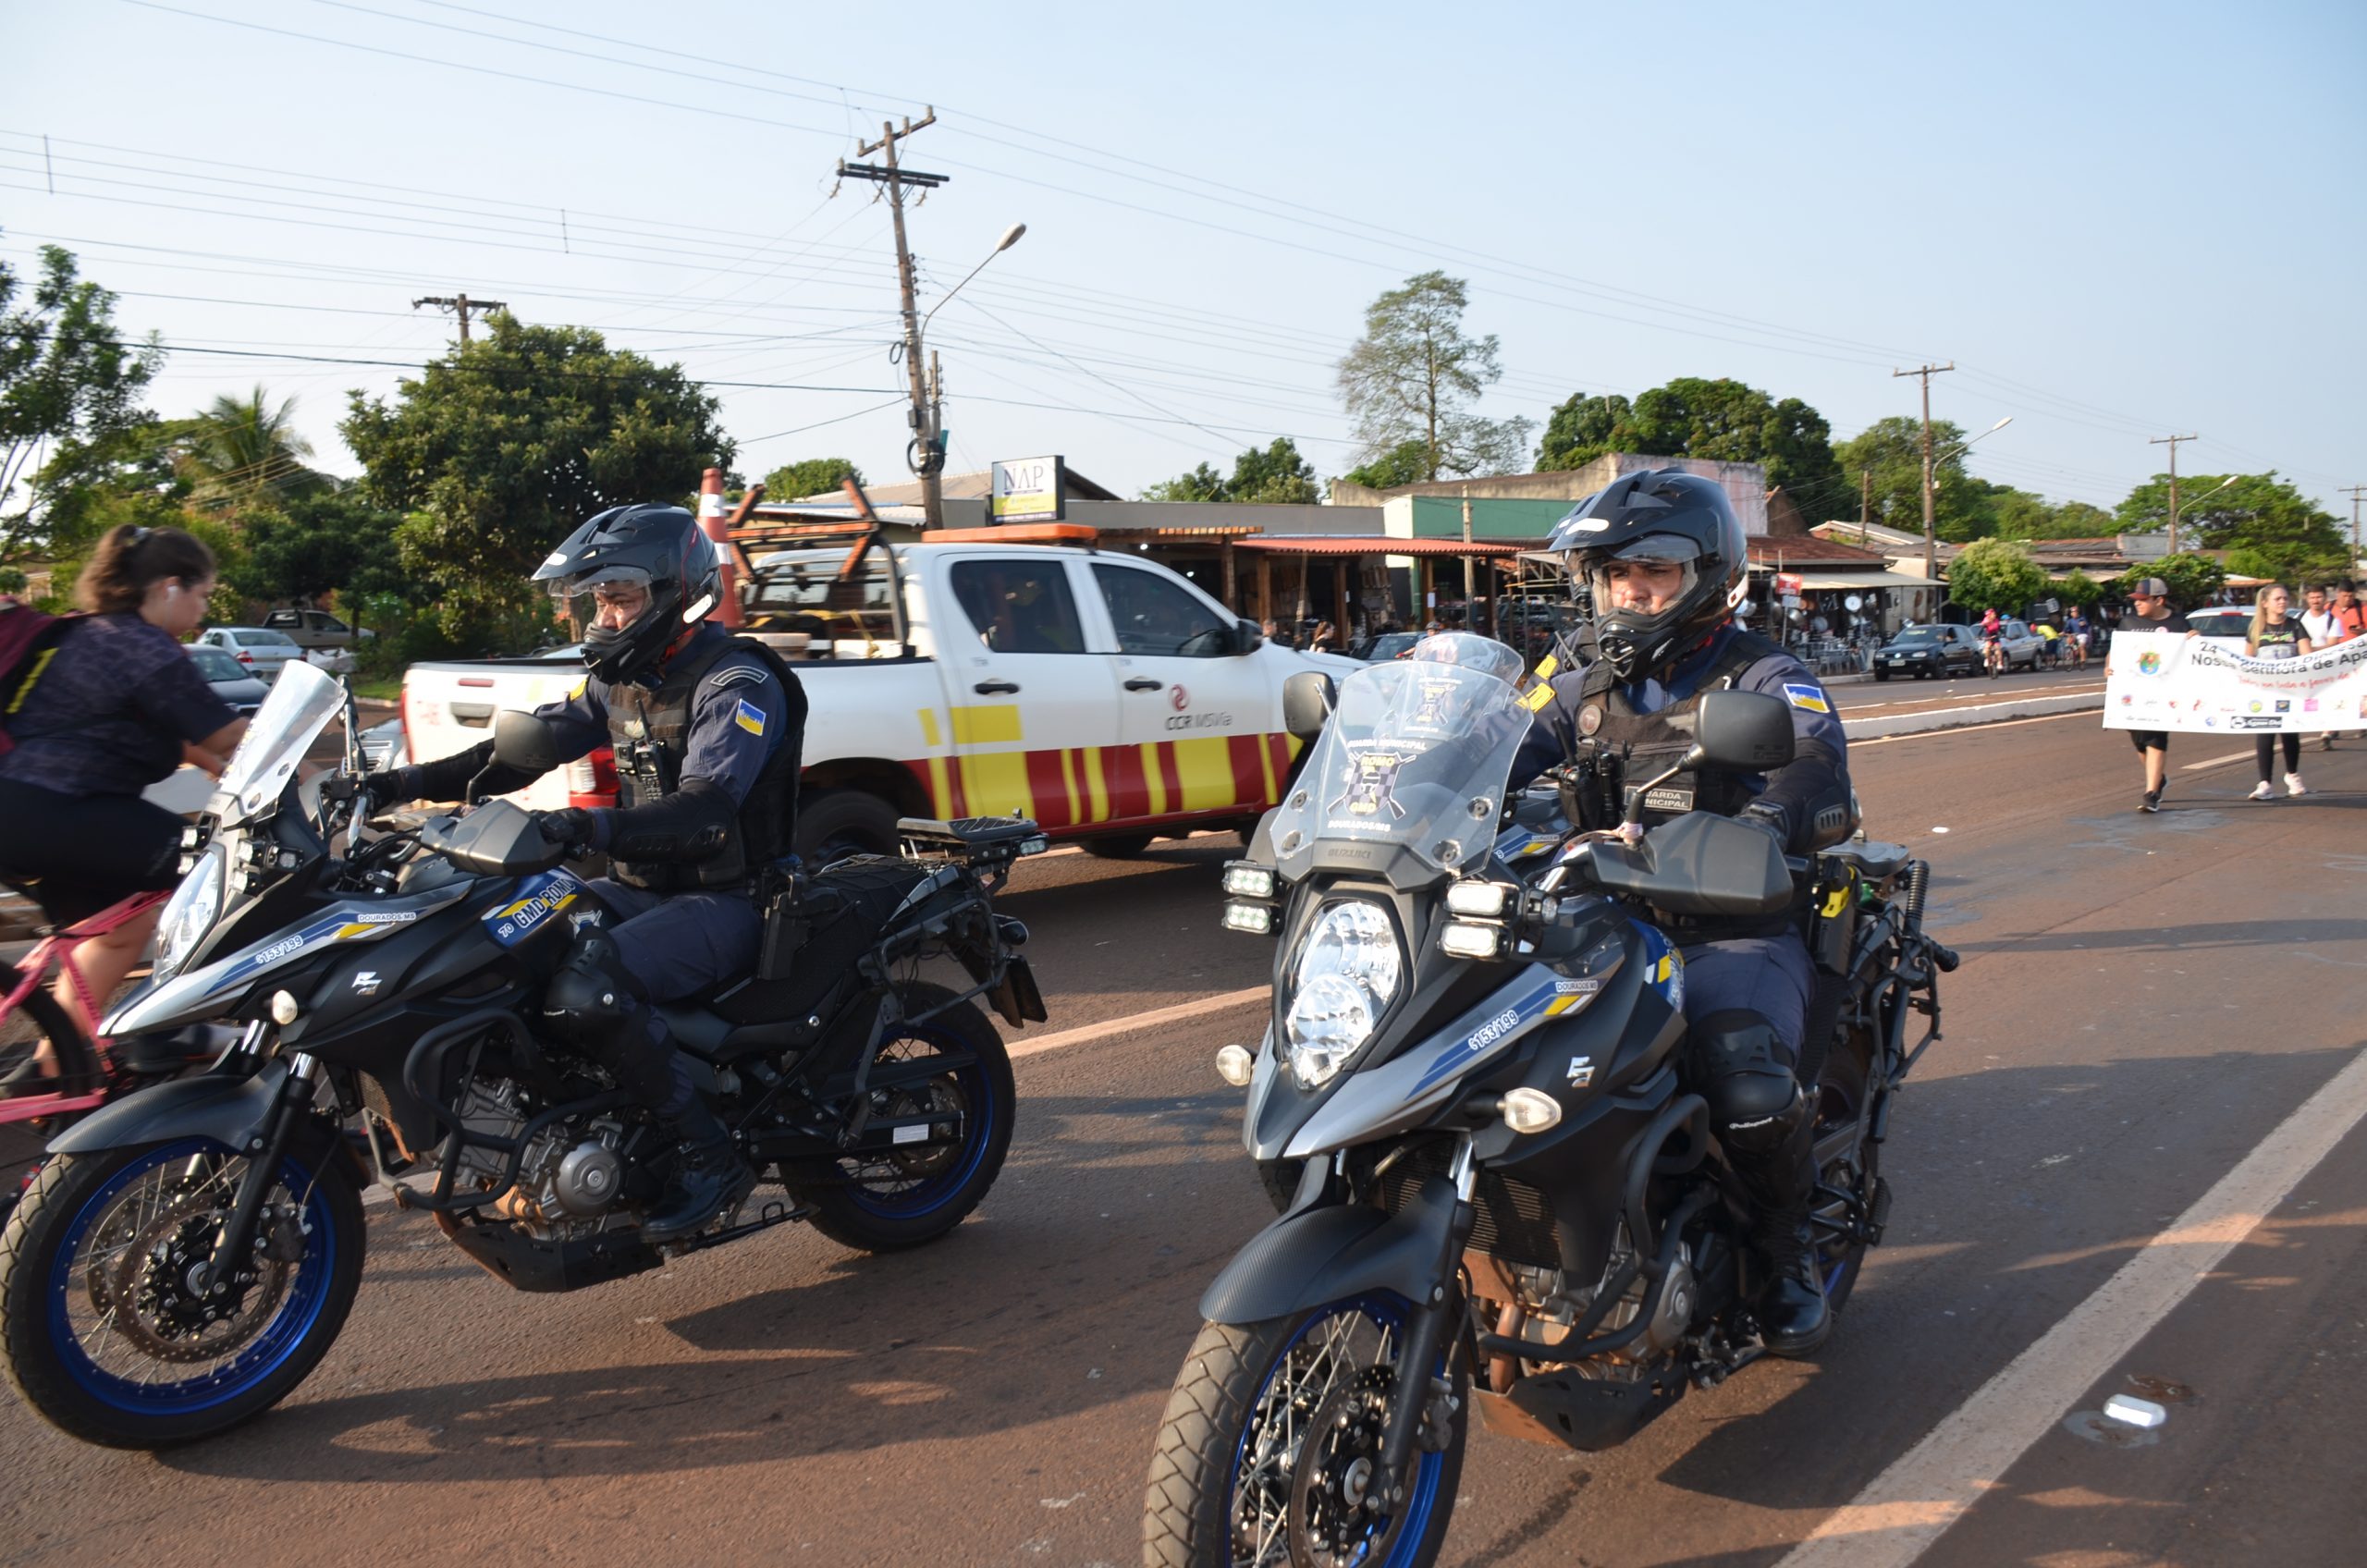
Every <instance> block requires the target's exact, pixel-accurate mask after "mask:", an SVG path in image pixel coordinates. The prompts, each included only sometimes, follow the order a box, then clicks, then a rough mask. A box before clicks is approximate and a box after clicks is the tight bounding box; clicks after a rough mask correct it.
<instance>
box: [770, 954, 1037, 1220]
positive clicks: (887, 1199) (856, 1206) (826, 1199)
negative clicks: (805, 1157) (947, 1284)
mask: <svg viewBox="0 0 2367 1568" xmlns="http://www.w3.org/2000/svg"><path fill="white" fill-rule="evenodd" d="M953 995H954V993H953V992H951V991H949V990H947V989H946V988H945V987H944V986H930V985H914V986H908V987H907V988H906V989H905V992H904V1007H905V1011H908V1012H926V1011H928V1010H929V1009H931V1008H934V1007H937V1006H938V1005H939V1004H941V1003H943V1002H946V1001H950V1000H951V999H952V997H953ZM958 1052H966V1053H968V1054H969V1055H970V1056H971V1057H972V1058H973V1059H974V1060H972V1061H971V1062H970V1063H969V1064H968V1065H967V1066H963V1067H957V1068H951V1069H949V1070H948V1071H946V1072H943V1073H940V1074H938V1076H936V1077H933V1078H929V1079H926V1080H924V1081H923V1082H920V1083H917V1084H901V1085H899V1086H897V1087H895V1088H891V1089H876V1090H873V1091H872V1094H871V1114H872V1115H874V1116H877V1117H890V1116H895V1117H904V1116H936V1115H940V1114H941V1115H942V1116H943V1117H944V1120H943V1121H934V1122H931V1123H930V1125H929V1131H930V1132H931V1133H936V1134H938V1136H939V1137H940V1138H947V1139H950V1141H948V1142H943V1143H939V1144H936V1145H932V1146H930V1147H926V1148H914V1149H912V1150H909V1151H901V1150H895V1149H890V1150H889V1152H887V1153H886V1154H883V1155H877V1156H873V1157H870V1158H862V1159H857V1158H845V1159H840V1160H838V1161H836V1162H834V1164H833V1165H831V1166H828V1167H825V1168H824V1170H823V1172H822V1174H821V1175H820V1176H819V1177H818V1178H816V1179H809V1180H807V1181H803V1182H801V1181H800V1180H798V1174H797V1172H796V1171H794V1170H791V1171H787V1172H784V1178H785V1179H784V1184H785V1185H786V1186H787V1187H788V1188H789V1193H790V1195H791V1197H793V1198H795V1199H796V1200H797V1201H798V1202H799V1203H801V1204H803V1205H804V1206H806V1207H808V1208H809V1209H811V1210H812V1212H811V1213H810V1214H808V1215H807V1217H806V1218H807V1219H808V1220H809V1221H810V1222H811V1223H812V1225H813V1227H814V1228H815V1229H816V1230H817V1231H821V1232H822V1234H824V1235H826V1236H828V1237H829V1238H830V1239H831V1240H832V1241H834V1242H838V1243H840V1244H842V1245H845V1246H851V1247H856V1248H860V1249H861V1250H863V1251H865V1252H894V1251H897V1250H898V1249H900V1248H903V1247H914V1246H919V1245H920V1244H921V1243H924V1242H931V1241H935V1240H936V1239H937V1238H938V1237H939V1236H941V1235H943V1234H945V1233H946V1232H947V1231H950V1230H952V1229H953V1227H955V1226H956V1225H959V1224H960V1223H962V1221H963V1218H964V1217H966V1216H967V1215H968V1214H969V1212H970V1211H971V1210H972V1209H974V1208H975V1207H978V1203H979V1200H981V1199H983V1198H984V1197H985V1196H986V1195H987V1188H989V1187H991V1186H993V1185H994V1183H995V1178H996V1177H997V1176H998V1175H1000V1174H1001V1171H1002V1162H1003V1157H1004V1156H1005V1155H1006V1154H1008V1153H1009V1152H1010V1150H1011V1130H1012V1119H1013V1116H1014V1114H1015V1112H1016V1109H1017V1107H1018V1100H1019V1096H1018V1093H1017V1090H1016V1088H1015V1087H1014V1085H1013V1084H1012V1076H1011V1057H1010V1055H1009V1054H1008V1053H1007V1052H1006V1051H1005V1050H1004V1048H1003V1043H1002V1036H1001V1035H1000V1034H998V1033H996V1031H995V1026H994V1025H993V1024H991V1023H987V1015H986V1014H985V1013H984V1012H981V1011H979V1010H978V1008H977V1006H976V1004H975V1003H973V1002H961V1003H958V1004H956V1005H955V1006H952V1007H950V1008H947V1009H946V1010H945V1011H942V1012H940V1013H938V1014H937V1015H936V1016H935V1017H934V1018H931V1019H929V1020H928V1022H926V1023H900V1024H898V1025H897V1026H896V1028H895V1029H894V1031H893V1032H891V1033H890V1034H889V1035H888V1036H887V1037H886V1038H885V1039H883V1040H881V1041H880V1042H879V1055H878V1059H877V1060H878V1062H879V1064H880V1065H882V1066H885V1065H887V1064H888V1063H890V1062H910V1061H914V1060H926V1058H928V1057H930V1056H932V1055H935V1056H945V1055H950V1054H954V1053H958Z"/></svg>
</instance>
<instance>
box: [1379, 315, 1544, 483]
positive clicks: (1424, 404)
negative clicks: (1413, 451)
mask: <svg viewBox="0 0 2367 1568" xmlns="http://www.w3.org/2000/svg"><path fill="white" fill-rule="evenodd" d="M1470 302H1471V294H1470V288H1469V286H1468V285H1467V284H1466V283H1465V281H1464V280H1463V279H1461V278H1459V277H1449V276H1446V274H1444V273H1442V272H1426V273H1422V274H1420V275H1418V276H1414V277H1409V278H1407V279H1406V280H1405V286H1404V288H1392V289H1390V290H1389V291H1388V292H1386V293H1384V294H1382V295H1381V296H1380V298H1379V299H1377V300H1374V301H1373V302H1372V303H1371V304H1370V305H1367V306H1366V307H1365V335H1364V336H1363V337H1360V338H1358V339H1357V340H1356V341H1355V345H1354V346H1353V347H1351V348H1350V349H1348V352H1347V354H1346V355H1345V356H1344V357H1343V359H1342V360H1341V361H1340V363H1339V384H1340V396H1341V399H1342V400H1343V402H1344V403H1345V404H1346V405H1347V409H1348V415H1349V417H1350V418H1351V419H1353V420H1354V421H1355V426H1356V439H1357V440H1358V441H1360V442H1362V443H1363V444H1364V450H1365V458H1366V460H1367V462H1371V461H1373V460H1375V459H1380V458H1381V457H1383V456H1384V455H1386V454H1389V453H1391V452H1393V451H1394V450H1396V449H1397V448H1398V447H1402V446H1404V445H1405V444H1406V443H1408V442H1413V441H1418V442H1420V443H1421V445H1422V463H1421V472H1420V473H1419V474H1418V475H1417V477H1418V478H1420V479H1425V480H1429V479H1436V478H1438V476H1439V475H1440V474H1441V473H1452V474H1473V473H1502V472H1510V471H1513V470H1515V469H1517V468H1518V467H1519V465H1520V462H1521V457H1522V451H1523V448H1524V447H1527V443H1528V433H1529V431H1530V430H1531V429H1532V428H1534V426H1533V424H1532V422H1530V421H1528V420H1525V419H1508V420H1490V419H1482V418H1480V417H1479V415H1478V414H1477V413H1476V412H1474V411H1473V409H1472V405H1473V404H1475V403H1477V402H1478V399H1479V398H1480V396H1481V395H1482V394H1483V393H1485V392H1486V391H1487V389H1488V388H1489V387H1490V386H1492V385H1494V384H1495V382H1496V381H1497V380H1498V379H1499V378H1501V377H1502V374H1503V371H1502V368H1501V367H1500V366H1499V365H1498V364H1497V362H1496V353H1497V341H1496V337H1495V335H1494V334H1492V333H1490V335H1489V336H1488V337H1466V336H1465V335H1464V331H1463V312H1464V310H1465V309H1466V307H1467V306H1468V305H1469V304H1470Z"/></svg>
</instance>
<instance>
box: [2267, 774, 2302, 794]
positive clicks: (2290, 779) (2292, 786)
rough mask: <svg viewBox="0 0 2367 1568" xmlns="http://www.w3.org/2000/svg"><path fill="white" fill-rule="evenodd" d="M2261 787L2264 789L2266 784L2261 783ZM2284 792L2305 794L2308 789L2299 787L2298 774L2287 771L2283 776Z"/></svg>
mask: <svg viewBox="0 0 2367 1568" xmlns="http://www.w3.org/2000/svg"><path fill="white" fill-rule="evenodd" d="M2261 788H2262V789H2263V790H2265V789H2267V788H2268V786H2267V785H2265V784H2263V785H2262V786H2261ZM2285 792H2286V793H2287V794H2288V795H2306V794H2308V793H2309V792H2310V791H2309V790H2305V789H2303V788H2302V787H2301V776H2300V774H2298V773H2288V774H2287V775H2286V776H2285Z"/></svg>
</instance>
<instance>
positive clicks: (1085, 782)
mask: <svg viewBox="0 0 2367 1568" xmlns="http://www.w3.org/2000/svg"><path fill="white" fill-rule="evenodd" d="M751 567H752V573H751V576H750V577H749V579H748V580H746V581H744V582H742V583H741V584H740V585H739V590H740V594H741V601H742V606H743V614H744V617H745V619H746V621H747V625H746V627H745V629H744V630H745V631H747V632H748V633H749V634H751V635H754V636H757V637H759V638H761V639H762V640H763V641H765V642H766V643H768V644H770V645H771V646H772V647H774V648H775V649H776V650H777V651H779V653H780V654H781V655H782V656H783V657H784V658H785V659H787V660H788V662H789V664H790V667H791V668H792V669H794V670H795V671H796V672H797V674H798V678H799V680H801V681H802V682H803V685H804V688H805V696H806V701H807V704H809V710H810V711H809V714H808V717H807V718H806V724H805V753H804V772H803V788H802V792H801V796H800V801H799V809H798V827H797V847H798V849H799V851H801V852H803V853H805V854H807V855H809V857H810V856H811V855H812V854H813V853H814V852H816V851H819V850H825V849H828V850H847V849H855V848H861V849H868V850H872V851H883V852H885V851H893V849H894V847H895V838H896V819H897V818H898V817H899V816H931V817H959V816H971V815H987V814H997V813H1012V812H1016V813H1021V814H1024V815H1027V816H1031V817H1033V818H1035V820H1036V821H1037V822H1038V823H1041V824H1042V825H1043V827H1045V829H1046V830H1047V831H1048V832H1049V834H1050V835H1051V836H1052V837H1054V838H1056V839H1080V840H1083V842H1084V843H1085V847H1086V848H1087V849H1088V850H1092V851H1096V852H1098V853H1103V854H1132V853H1135V852H1138V851H1140V850H1141V849H1142V848H1143V846H1145V845H1146V844H1147V843H1149V841H1150V840H1151V839H1153V838H1155V837H1159V836H1172V835H1180V834H1183V833H1187V832H1190V831H1192V830H1194V829H1196V828H1208V827H1243V828H1246V827H1249V826H1250V825H1252V824H1254V823H1255V822H1256V821H1257V817H1258V816H1259V815H1260V814H1262V813H1263V812H1264V811H1265V810H1266V809H1267V808H1268V807H1269V806H1271V805H1274V804H1277V803H1279V802H1280V801H1281V799H1282V790H1283V788H1284V787H1285V785H1286V784H1287V783H1288V782H1289V779H1290V777H1291V773H1292V770H1293V767H1294V763H1295V761H1296V758H1297V755H1298V753H1299V749H1300V743H1299V742H1298V741H1295V740H1294V739H1292V738H1291V737H1290V736H1289V735H1288V734H1286V733H1285V732H1284V731H1283V729H1282V681H1283V680H1284V679H1285V678H1287V677H1288V676H1290V675H1293V674H1294V673H1296V672H1297V671H1300V670H1303V669H1325V670H1328V671H1330V672H1331V674H1332V675H1333V676H1334V677H1335V678H1337V677H1340V676H1343V675H1344V674H1345V673H1346V672H1348V671H1349V670H1352V669H1354V668H1356V667H1355V664H1354V662H1353V661H1350V660H1347V659H1343V658H1339V657H1336V656H1332V655H1319V654H1302V653H1298V652H1294V650H1292V649H1289V648H1285V647H1282V646H1280V645H1278V644H1274V643H1266V642H1264V641H1263V640H1262V639H1261V638H1260V637H1259V636H1258V633H1257V628H1256V626H1255V625H1254V624H1253V623H1251V622H1248V621H1245V620H1241V619H1236V618H1235V617H1234V616H1233V614H1232V613H1231V612H1230V611H1228V610H1227V609H1225V608H1224V606H1221V605H1220V604H1218V603H1217V602H1216V601H1215V600H1214V599H1212V598H1210V597H1209V596H1208V594H1204V593H1202V592H1201V591H1200V590H1199V589H1198V588H1197V587H1196V586H1195V585H1194V584H1192V583H1191V582H1188V581H1186V580H1185V579H1184V578H1183V577H1181V576H1179V575H1178V574H1177V573H1175V572H1173V571H1171V570H1168V569H1167V568H1165V567H1162V566H1159V565H1156V564H1154V563H1152V562H1149V561H1146V560H1142V559H1139V558H1136V557H1129V556H1126V555H1122V554H1119V553H1115V552H1110V551H1097V550H1092V549H1087V548H1079V547H1074V546H1070V545H1015V544H1014V545H1005V544H996V543H968V542H963V543H943V544H938V543H930V544H917V545H885V544H878V543H873V544H871V545H867V546H866V545H858V546H857V547H856V548H855V549H853V550H850V549H849V548H848V547H847V545H844V544H843V543H840V544H833V545H821V546H801V547H796V548H788V549H780V550H775V551H771V552H769V553H766V554H760V555H757V556H755V557H754V558H753V560H752V562H751ZM582 673H583V667H582V666H581V665H580V664H578V663H576V662H574V661H573V660H572V659H570V658H566V657H564V656H560V657H552V656H544V657H540V658H533V659H513V660H499V661H482V662H472V663H434V664H421V665H414V666H412V667H411V669H410V670H409V671H407V672H406V673H405V675H404V677H403V723H404V733H405V738H406V740H407V741H408V744H409V747H410V754H411V760H413V761H415V762H427V761H432V760H434V759H435V758H436V757H440V756H447V755H449V754H450V753H454V752H457V751H460V750H462V749H464V748H466V747H468V746H471V745H473V744H475V743H476V742H478V741H482V740H484V739H485V738H486V737H487V736H488V735H490V734H491V733H492V729H491V726H492V722H493V716H494V714H495V712H496V711H497V710H499V709H502V708H531V707H533V706H535V705H536V704H541V703H546V702H552V701H555V700H557V699H558V698H560V697H562V696H564V695H565V694H566V693H567V692H569V691H570V689H572V688H573V687H574V685H575V684H576V682H577V681H578V680H581V679H582ZM615 787H616V786H615V776H614V773H613V771H612V770H611V769H610V768H609V766H607V753H605V751H603V752H596V753H594V754H593V755H592V756H591V757H588V758H586V759H584V760H583V762H580V763H577V764H575V765H574V766H572V767H570V768H569V769H567V770H565V774H564V776H563V777H562V776H560V775H553V776H550V777H548V778H545V779H543V780H541V781H540V782H538V783H537V784H535V785H533V786H531V787H530V788H528V789H527V790H521V792H520V795H519V797H518V798H519V799H521V800H522V801H523V802H525V803H526V804H528V805H530V806H533V807H555V806H559V805H566V804H577V805H597V804H606V803H607V802H609V801H610V800H612V799H613V793H614V790H615Z"/></svg>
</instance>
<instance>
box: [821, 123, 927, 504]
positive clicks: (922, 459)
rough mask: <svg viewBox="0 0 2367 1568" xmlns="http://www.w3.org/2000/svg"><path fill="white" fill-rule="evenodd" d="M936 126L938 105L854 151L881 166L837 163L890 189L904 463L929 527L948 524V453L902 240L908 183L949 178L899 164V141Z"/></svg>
mask: <svg viewBox="0 0 2367 1568" xmlns="http://www.w3.org/2000/svg"><path fill="white" fill-rule="evenodd" d="M936 123H937V110H936V109H935V108H934V107H931V108H929V109H928V110H926V112H925V113H923V115H922V116H921V117H920V119H919V121H918V122H917V123H915V122H914V119H913V117H912V116H910V115H907V116H904V124H903V128H902V129H901V130H900V129H897V126H896V123H895V122H894V121H893V120H885V121H882V122H881V123H880V127H879V140H878V141H874V142H871V143H869V144H867V145H865V146H862V147H858V148H856V149H855V153H854V155H855V156H856V157H858V158H867V157H869V156H871V155H872V154H873V153H880V154H881V155H882V161H881V162H880V163H877V164H850V163H848V162H847V161H846V160H845V159H844V158H841V159H840V160H839V178H840V179H865V180H869V181H870V182H871V183H872V184H874V185H884V186H886V187H887V188H888V213H889V217H890V218H891V219H892V220H893V222H894V225H895V229H896V282H897V286H898V287H899V288H901V289H902V291H903V297H904V307H903V309H904V375H905V380H906V381H907V383H908V384H909V386H910V390H911V394H912V400H913V407H912V411H911V412H910V413H909V414H908V415H907V416H906V418H907V421H908V423H910V424H911V425H912V429H913V438H912V440H911V442H910V443H908V444H907V445H906V447H905V448H904V461H905V464H906V466H907V467H909V468H911V470H912V471H913V473H914V477H916V478H918V479H919V480H920V482H921V509H922V511H923V512H924V513H925V514H926V518H927V523H926V526H928V527H930V528H933V529H934V528H942V527H944V526H945V495H944V492H943V490H942V489H941V488H940V487H939V484H938V475H939V474H941V473H942V472H944V470H945V453H944V452H943V451H942V450H941V449H940V447H939V443H938V421H937V410H936V408H935V406H934V405H933V404H932V403H931V402H930V400H929V394H928V386H927V383H926V381H925V380H924V378H923V376H922V374H921V325H920V312H919V311H918V310H917V309H916V308H915V307H914V302H913V294H914V283H913V252H912V248H911V247H910V246H909V245H908V244H906V243H905V240H904V188H905V187H906V186H908V185H910V186H914V187H917V188H919V189H920V190H936V189H937V188H938V186H940V185H943V184H944V183H945V181H946V178H947V177H946V176H944V175H941V174H921V173H919V172H918V171H916V170H913V169H907V168H904V167H902V166H901V165H899V164H898V163H897V161H896V143H898V142H899V141H903V140H904V139H905V138H907V137H909V136H911V135H912V134H913V133H914V131H916V130H926V129H928V128H929V127H930V126H933V125H935V124H936Z"/></svg>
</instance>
